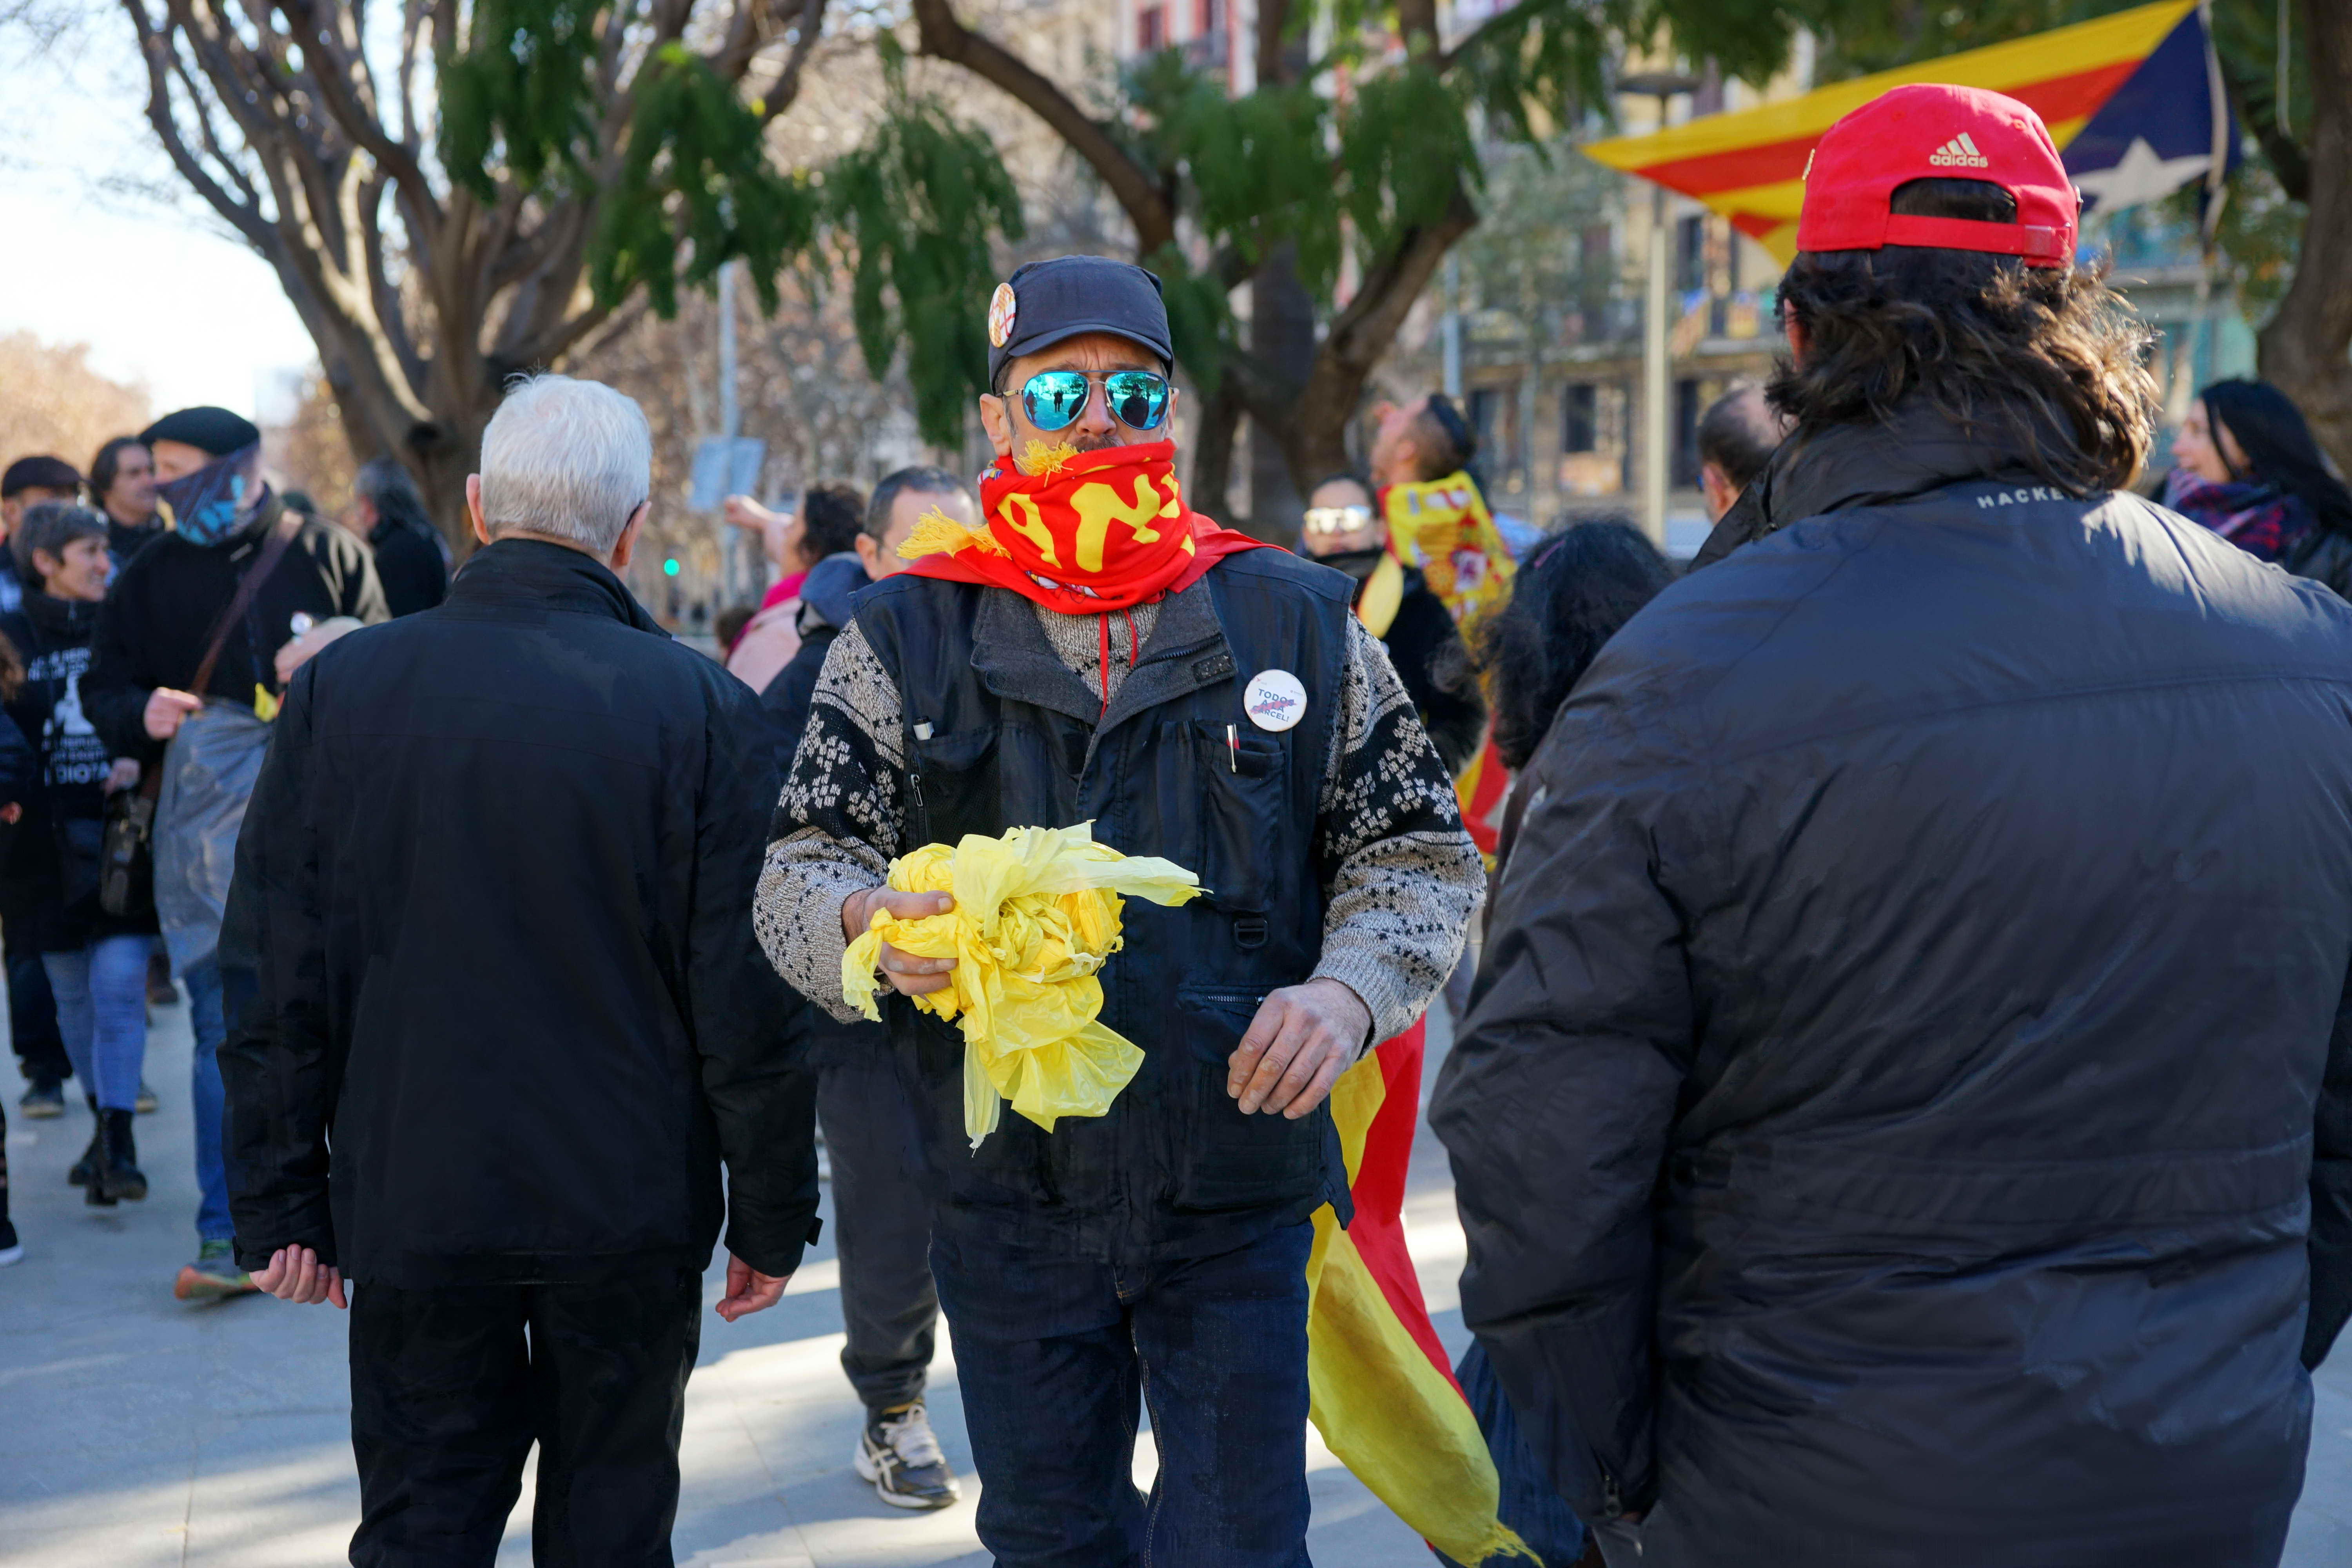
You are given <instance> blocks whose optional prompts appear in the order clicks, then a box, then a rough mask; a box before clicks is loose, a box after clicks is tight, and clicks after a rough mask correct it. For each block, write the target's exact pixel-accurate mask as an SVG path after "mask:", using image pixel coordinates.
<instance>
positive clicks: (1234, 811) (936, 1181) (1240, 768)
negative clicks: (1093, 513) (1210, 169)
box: [857, 550, 1353, 1258]
mask: <svg viewBox="0 0 2352 1568" xmlns="http://www.w3.org/2000/svg"><path fill="white" fill-rule="evenodd" d="M1352 586H1353V584H1350V583H1349V581H1348V580H1347V579H1346V578H1345V577H1343V576H1341V575H1340V574H1339V573H1337V572H1333V571H1330V570H1328V569H1327V568H1324V567H1320V566H1317V565H1313V564H1311V563H1307V562H1304V561H1301V560H1299V559H1298V558H1297V557H1296V556H1294V555H1291V554H1289V553H1287V552H1284V551H1279V550H1252V551H1247V552H1243V553H1241V554H1239V555H1234V556H1228V557H1226V558H1225V559H1224V560H1223V561H1222V562H1220V563H1218V564H1217V565H1216V566H1214V567H1213V568H1212V569H1211V570H1210V572H1209V573H1208V574H1207V575H1206V576H1205V577H1203V578H1202V580H1201V581H1200V582H1199V583H1198V584H1194V585H1193V586H1192V588H1190V589H1187V590H1186V591H1185V592H1183V593H1182V594H1180V595H1174V596H1173V597H1171V598H1170V599H1169V600H1167V601H1166V602H1165V603H1164V604H1163V605H1162V607H1161V610H1160V620H1159V623H1158V625H1157V626H1156V627H1155V628H1154V630H1153V633H1152V638H1151V642H1150V646H1149V647H1146V648H1144V650H1143V654H1142V658H1141V660H1140V662H1139V664H1138V665H1137V667H1136V668H1134V669H1133V670H1132V671H1130V672H1129V675H1128V677H1127V679H1126V680H1125V681H1124V682H1122V683H1121V685H1120V687H1119V689H1118V693H1117V695H1116V697H1115V698H1114V700H1112V702H1111V704H1110V708H1109V710H1108V713H1105V712H1104V711H1103V707H1102V698H1101V694H1100V692H1099V691H1097V690H1090V689H1088V688H1087V686H1086V685H1085V683H1084V682H1083V681H1082V680H1080V679H1079V678H1078V677H1077V676H1076V674H1075V673H1073V672H1072V671H1071V670H1070V669H1069V668H1068V667H1067V666H1066V665H1064V664H1063V663H1062V662H1061V661H1060V660H1059V659H1058V658H1055V655H1054V652H1053V650H1052V648H1051V647H1050V646H1049V645H1048V644H1047V643H1046V641H1045V632H1044V630H1043V628H1042V627H1040V626H1039V625H1038V624H1037V617H1036V613H1035V611H1034V609H1033V608H1032V607H1031V606H1030V605H1029V604H1028V603H1027V602H1026V601H1024V600H1023V599H1021V598H1020V597H1018V596H1017V595H1013V594H1012V593H1009V592H1007V591H1005V590H1003V589H1000V588H980V587H975V586H971V585H969V584H957V583H946V582H940V581H936V580H932V579H929V578H920V577H914V576H907V575H900V576H896V577H892V578H889V579H887V580H886V581H885V582H883V583H880V584H877V585H876V586H874V587H873V588H871V589H868V590H866V592H864V593H863V594H861V595H859V596H858V600H857V625H858V627H859V628H860V630H861V631H862V632H863V633H864V635H865V637H866V642H867V643H868V644H869V645H871V646H872V647H873V649H874V651H875V653H876V654H877V657H878V658H880V659H881V661H882V664H883V667H884V668H886V669H887V670H888V671H889V673H890V676H891V679H893V680H895V681H896V682H897V683H898V692H899V697H900V700H901V712H900V723H901V725H902V730H901V735H900V739H901V742H902V744H903V745H904V747H905V749H906V750H905V754H906V759H907V762H906V773H905V776H904V778H903V780H902V781H901V782H903V784H904V785H905V789H906V798H905V806H906V832H905V837H904V839H903V843H904V844H905V845H906V846H907V847H909V848H912V847H918V846H920V845H924V844H929V843H944V844H953V843H955V842H956V841H957V840H958V839H959V838H961V837H962V836H963V835H965V834H968V833H977V834H985V835H989V836H994V835H997V834H1001V833H1003V832H1004V831H1005V830H1006V829H1007V828H1012V827H1066V826H1069V825H1071V824H1073V823H1078V822H1087V821H1092V822H1093V824H1094V836H1095V838H1096V839H1097V841H1098V842H1100V843H1104V844H1108V845H1109V846H1110V847H1112V848H1114V849H1117V850H1118V851H1119V852H1121V853H1122V854H1127V855H1159V856H1164V857H1166V858H1169V859H1171V860H1173V861H1175V862H1176V863H1177V864H1178V865H1180V866H1182V867H1184V868H1187V869H1189V870H1191V871H1193V872H1195V873H1197V874H1198V875H1199V877H1200V879H1201V881H1202V886H1203V887H1205V888H1206V889H1208V891H1207V893H1206V894H1205V895H1203V896H1202V897H1201V898H1199V899H1196V900H1192V902H1191V903H1189V904H1187V905H1185V906H1183V907H1182V908H1181V909H1162V908H1160V906H1158V905H1156V904H1151V903H1147V902H1145V901H1144V900H1140V899H1129V900H1127V902H1126V906H1125V909H1124V910H1123V919H1124V921H1125V937H1126V945H1125V947H1124V948H1123V949H1122V950H1121V951H1120V952H1118V953H1117V954H1115V955H1114V956H1113V957H1112V958H1111V959H1110V960H1109V962H1108V963H1106V964H1105V965H1104V967H1103V971H1102V975H1101V979H1102V986H1103V997H1104V1001H1103V1012H1102V1020H1103V1022H1104V1023H1106V1024H1108V1026H1110V1027H1112V1028H1114V1029H1116V1030H1118V1032H1119V1033H1120V1034H1122V1035H1124V1036H1126V1037H1128V1038H1129V1040H1132V1041H1133V1042H1134V1043H1135V1044H1136V1045H1137V1046H1138V1047H1140V1048H1141V1049H1142V1051H1143V1054H1144V1060H1143V1066H1142V1067H1141V1068H1139V1070H1138V1071H1137V1073H1136V1076H1135V1079H1134V1080H1133V1081H1132V1082H1131V1083H1129V1085H1128V1086H1127V1088H1126V1089H1125V1090H1123V1091H1122V1092H1121V1093H1120V1095H1119V1097H1118V1100H1117V1101H1115V1102H1114V1103H1113V1104H1112V1106H1111V1109H1110V1111H1109V1114H1108V1115H1106V1116H1102V1117H1099V1118H1094V1117H1067V1118H1064V1119H1063V1120H1062V1121H1060V1122H1059V1124H1058V1125H1057V1127H1056V1129H1055V1131H1054V1132H1053V1133H1052V1134H1051V1135H1048V1134H1047V1133H1045V1131H1043V1130H1041V1129H1040V1128H1038V1127H1037V1126H1036V1125H1035V1124H1034V1123H1033V1122H1031V1121H1028V1119H1026V1118H1025V1117H1023V1116H1021V1115H1019V1114H1017V1113H1015V1112H1014V1111H1013V1110H1012V1109H1011V1108H1010V1107H1009V1106H1008V1107H1006V1108H1005V1110H1004V1112H1003V1120H1002V1121H1001V1122H1000V1123H999V1125H998V1127H997V1130H996V1131H994V1132H992V1133H991V1134H990V1135H989V1137H988V1139H987V1141H986V1142H983V1143H982V1145H981V1146H980V1148H979V1149H978V1150H977V1151H974V1150H972V1149H971V1141H970V1140H969V1139H968V1138H967V1137H966V1136H965V1133H964V1128H963V1052H964V1047H963V1039H962V1037H961V1035H960V1034H959V1033H958V1032H957V1030H956V1028H955V1026H953V1025H951V1024H945V1023H942V1022H940V1020H938V1019H936V1018H933V1017H931V1016H929V1015H927V1014H920V1013H918V1012H917V1011H916V1009H915V1007H914V1006H913V1005H912V1004H911V1003H909V1002H908V1001H907V1000H906V999H905V998H903V997H899V996H890V997H889V998H888V1002H887V1012H886V1014H885V1016H886V1018H887V1021H888V1023H889V1026H890V1031H891V1037H892V1040H893V1042H894V1045H895V1047H896V1048H897V1051H898V1064H899V1067H900V1070H901V1071H902V1072H905V1073H907V1074H908V1076H909V1080H910V1082H911V1083H912V1084H913V1085H914V1087H915V1089H916V1099H917V1100H918V1101H919V1105H920V1107H921V1112H922V1121H923V1131H924V1142H925V1152H926V1160H927V1163H928V1165H929V1176H930V1179H931V1184H932V1196H933V1199H934V1202H935V1203H936V1204H937V1205H938V1207H939V1223H940V1224H941V1225H942V1226H947V1227H950V1228H952V1229H954V1230H956V1231H957V1232H959V1233H961V1234H962V1235H965V1236H969V1237H975V1238H977V1239H982V1240H987V1241H992V1242H997V1243H1001V1244H1007V1245H1013V1246H1018V1247H1028V1248H1034V1249H1042V1250H1046V1251H1051V1252H1055V1253H1060V1254H1075V1255H1078V1256H1084V1257H1092V1258H1146V1257H1155V1256H1156V1257H1170V1258H1177V1257H1188V1256H1193V1257H1197V1256H1208V1255H1211V1254H1213V1253H1216V1252H1219V1251H1223V1250H1226V1249H1229V1248H1230V1247H1235V1246H1239V1245H1241V1244H1243V1243H1244V1242H1246V1241H1249V1240H1251V1239H1253V1238H1254V1237H1256V1236H1258V1235H1262V1234H1264V1233H1265V1231H1267V1230H1270V1229H1272V1228H1273V1227H1275V1226H1280V1225H1286V1224H1292V1223H1296V1222H1297V1221H1298V1220H1301V1219H1303V1218H1305V1217H1306V1216H1307V1215H1309V1214H1311V1213H1312V1212H1314V1210H1315V1209H1316V1208H1317V1207H1318V1206H1319V1205H1322V1204H1324V1203H1326V1202H1331V1203H1335V1204H1336V1205H1338V1207H1339V1213H1340V1215H1341V1216H1342V1217H1343V1218H1345V1217H1347V1216H1348V1215H1349V1214H1350V1212H1351V1211H1350V1210H1349V1205H1348V1196H1347V1181H1346V1173H1345V1170H1344V1167H1343V1166H1342V1164H1341V1163H1340V1157H1339V1138H1338V1135H1337V1133H1336V1132H1335V1131H1334V1130H1333V1127H1332V1124H1331V1116H1330V1111H1329V1109H1328V1106H1326V1107H1318V1109H1317V1110H1316V1111H1315V1112H1314V1113H1313V1114H1312V1115H1310V1116H1305V1117H1301V1118H1299V1119H1298V1120H1297V1121H1290V1120H1288V1119H1286V1118H1284V1117H1281V1116H1267V1115H1264V1114H1259V1115H1255V1116H1244V1115H1243V1114H1242V1113H1241V1111H1240V1110H1239V1109H1238V1106H1237V1104H1236V1102H1235V1101H1234V1100H1233V1098H1232V1097H1230V1096H1229V1095H1227V1094H1226V1092H1225V1078H1226V1073H1227V1062H1228V1058H1230V1057H1231V1056H1232V1055H1233V1052H1234V1047H1235V1046H1237V1045H1238V1044H1239V1043H1240V1040H1241V1037H1242V1034H1243V1032H1244V1030H1245V1029H1246V1028H1247V1027H1248V1026H1249V1022H1250V1019H1251V1017H1252V1016H1254V1015H1255V1013H1256V1011H1257V1007H1258V1004H1259V1003H1260V1002H1261V1001H1262V1000H1264V998H1265V994H1266V993H1267V992H1269V991H1272V990H1274V989H1276V987H1278V986H1284V985H1296V984H1298V983H1300V982H1301V981H1304V980H1305V979H1307V976H1308V975H1309V974H1310V973H1313V971H1314V968H1315V963H1316V960H1317V958H1318V956H1319V954H1320V953H1321V952H1322V946H1323V911H1324V903H1325V889H1326V887H1327V885H1328V879H1329V876H1330V873H1331V870H1332V869H1333V868H1330V867H1328V866H1325V865H1323V864H1322V862H1321V858H1320V856H1319V855H1318V845H1319V838H1320V836H1319V834H1318V831H1317V822H1318V816H1319V813H1318V809H1317V805H1318V796H1319V795H1320V792H1321V789H1322V784H1323V773H1324V764H1325V761H1326V759H1327V757H1328V755H1329V751H1330V744H1331V727H1332V725H1333V723H1334V722H1335V721H1336V719H1337V717H1338V711H1339V692H1340V689H1341V687H1342V684H1343V682H1344V679H1345V677H1346V671H1347V654H1348V625H1347V621H1348V616H1349V605H1348V601H1349V589H1350V588H1351V587H1352ZM1110 625H1111V633H1112V635H1113V636H1114V637H1118V636H1123V635H1125V634H1126V627H1125V626H1123V625H1122V624H1121V621H1120V617H1118V616H1117V615H1113V616H1111V620H1110ZM1265 670H1287V671H1289V672H1290V673H1291V674H1293V675H1296V676H1297V678H1298V679H1299V681H1300V683H1301V684H1302V685H1304V686H1305V688H1306V689H1307V711H1306V714H1305V716H1304V717H1303V718H1302V719H1301V720H1300V721H1298V723H1297V725H1296V726H1295V727H1293V728H1291V729H1289V730H1286V731H1266V730H1263V729H1260V728H1259V727H1258V726H1257V725H1256V724H1255V723H1253V722H1252V721H1251V720H1250V718H1249V716H1248V715H1247V714H1246V713H1244V711H1243V692H1244V689H1246V687H1247V686H1248V684H1249V681H1250V679H1251V678H1252V677H1253V676H1255V675H1257V674H1258V673H1260V672H1261V671H1265Z"/></svg>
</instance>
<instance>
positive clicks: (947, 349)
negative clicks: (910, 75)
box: [824, 68, 1024, 447]
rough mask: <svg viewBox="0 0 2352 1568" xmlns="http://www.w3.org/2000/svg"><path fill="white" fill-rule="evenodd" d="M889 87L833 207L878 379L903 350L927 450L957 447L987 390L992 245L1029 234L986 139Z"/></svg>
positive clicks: (839, 170)
mask: <svg viewBox="0 0 2352 1568" xmlns="http://www.w3.org/2000/svg"><path fill="white" fill-rule="evenodd" d="M889 75H890V79H891V80H890V96H889V103H890V107H889V109H888V110H887V112H886V113H885V114H884V115H883V116H882V118H881V119H880V120H878V121H876V123H875V125H874V127H873V129H872V131H871V132H869V133H868V135H867V137H866V142H865V143H864V144H863V145H862V146H860V147H858V148H857V149H856V151H855V152H853V153H849V154H848V155H846V156H845V157H844V158H842V159H841V160H840V161H839V162H838V163H835V164H834V166H833V168H832V170H831V171H830V173H829V174H828V175H827V178H826V180H825V185H824V190H825V196H826V201H825V206H826V210H827V215H828V216H829V217H830V219H831V221H832V222H833V224H834V225H835V227H836V228H837V230H838V231H839V232H840V234H841V235H842V237H843V238H844V239H845V241H846V242H847V244H848V246H849V248H850V250H851V252H852V256H853V261H852V272H851V284H850V313H851V317H852V319H853V320H854V321H856V326H857V342H858V346H859V348H860V349H862V350H863V351H864V353H865V355H866V366H867V368H868V369H870V370H871V371H873V373H874V374H875V375H877V377H878V376H883V375H887V374H888V373H889V369H890V365H891V362H892V361H893V360H894V359H895V358H896V357H897V353H898V344H899V342H901V341H903V342H905V343H906V344H907V375H908V380H909V381H910V382H911V383H913V384H914V390H915V418H916V423H917V425H918V426H919V427H920V428H921V430H922V433H923V438H924V439H925V440H927V441H929V442H931V443H932V444H933V445H935V446H940V447H953V446H958V445H961V442H962V440H963V437H964V428H965V417H966V413H967V411H968V410H969V409H970V407H971V400H972V399H973V398H974V397H976V396H978V395H980V394H982V393H983V392H985V391H987V390H988V330H987V323H986V320H985V318H984V317H983V315H982V312H981V310H979V309H977V308H976V301H977V300H979V299H982V298H984V297H985V289H986V284H985V281H984V280H985V279H991V278H992V277H993V276H994V274H995V261H994V258H993V257H992V254H991V250H990V242H991V240H992V237H993V236H994V235H996V234H999V233H1002V234H1003V235H1004V236H1005V237H1008V238H1012V239H1018V238H1020V237H1022V235H1023V233H1024V225H1023V221H1022V216H1021V198H1020V194H1019V192H1017V191H1016V190H1015V189H1014V188H1013V178H1012V176H1011V175H1010V174H1006V173H1005V170H1004V165H1003V163H1002V162H1000V161H999V160H998V158H997V156H996V149H995V147H994V146H993V145H992V143H991V142H989V140H988V138H987V137H986V136H985V135H983V134H982V132H979V131H976V130H974V129H972V128H971V127H970V126H966V125H962V124H960V123H958V122H957V121H955V120H954V119H952V118H951V117H950V116H949V115H948V113H947V112H946V111H945V110H942V109H941V108H940V106H939V105H938V104H937V103H935V102H933V101H931V100H929V99H925V98H921V97H919V96H914V95H910V94H908V92H907V91H906V89H905V84H904V82H903V81H902V80H901V79H899V76H898V71H897V69H896V68H892V69H891V70H890V72H889Z"/></svg>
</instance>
